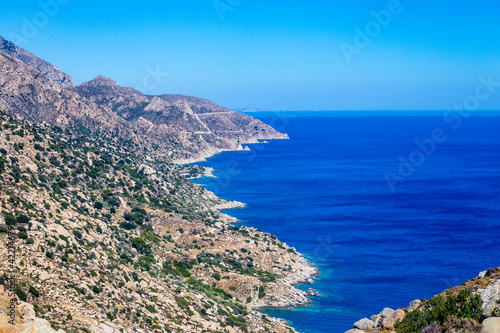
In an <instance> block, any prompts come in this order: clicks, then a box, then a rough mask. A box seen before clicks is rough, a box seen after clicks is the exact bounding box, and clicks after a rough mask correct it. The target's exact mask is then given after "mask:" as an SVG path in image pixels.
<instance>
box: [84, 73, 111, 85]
mask: <svg viewBox="0 0 500 333" xmlns="http://www.w3.org/2000/svg"><path fill="white" fill-rule="evenodd" d="M82 85H87V86H92V87H114V88H119V85H118V84H116V82H115V81H113V80H111V79H110V78H107V77H105V76H102V75H98V76H96V77H95V78H94V79H92V80H90V81H89V82H85V83H83V84H82Z"/></svg>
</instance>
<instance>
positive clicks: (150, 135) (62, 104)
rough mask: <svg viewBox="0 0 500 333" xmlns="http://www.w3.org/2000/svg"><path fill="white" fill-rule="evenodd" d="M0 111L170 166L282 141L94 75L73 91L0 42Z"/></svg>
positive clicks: (187, 100) (203, 107)
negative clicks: (90, 137)
mask: <svg viewBox="0 0 500 333" xmlns="http://www.w3.org/2000/svg"><path fill="white" fill-rule="evenodd" d="M2 45H3V48H2V49H0V109H1V110H3V111H4V112H6V113H8V114H10V115H14V116H20V117H21V118H22V119H25V120H28V121H30V122H33V123H42V122H46V123H47V124H50V125H53V126H58V127H61V128H63V129H66V128H67V129H71V130H74V131H75V130H76V131H81V132H86V131H89V132H90V133H93V134H96V135H99V136H103V137H105V138H108V139H110V140H113V141H114V142H115V143H119V144H120V145H123V146H126V147H128V148H130V149H133V150H135V151H137V152H140V153H147V154H149V155H155V156H163V157H165V158H167V159H168V160H170V161H176V162H186V161H192V160H201V159H203V158H206V157H208V156H212V155H214V154H217V153H219V152H221V151H224V150H236V149H241V144H243V143H256V142H258V141H259V140H267V139H286V138H287V136H286V134H282V133H278V132H277V131H275V130H274V129H273V128H271V127H270V126H268V125H266V124H264V123H263V122H261V121H259V120H256V119H253V118H252V117H250V116H247V115H244V114H241V113H236V112H233V111H231V110H228V109H226V108H223V107H221V106H218V105H216V104H215V103H212V102H210V101H207V100H204V99H201V98H196V97H189V96H181V95H161V96H148V95H144V94H142V93H141V92H139V91H137V90H135V89H133V88H127V87H120V86H119V85H117V84H116V83H115V82H114V81H112V80H111V79H108V78H105V77H102V76H98V77H96V78H95V79H93V80H91V81H89V82H85V83H83V84H81V85H80V86H78V87H76V86H75V85H74V84H73V81H72V80H71V78H70V77H69V76H67V75H66V74H64V73H62V72H61V71H60V70H59V69H57V67H55V66H53V65H50V64H48V63H47V62H45V61H43V60H41V59H39V58H37V57H36V56H34V55H33V54H31V53H29V52H27V51H25V50H23V49H20V48H19V47H17V46H15V45H14V44H12V43H11V42H8V41H6V40H4V39H2Z"/></svg>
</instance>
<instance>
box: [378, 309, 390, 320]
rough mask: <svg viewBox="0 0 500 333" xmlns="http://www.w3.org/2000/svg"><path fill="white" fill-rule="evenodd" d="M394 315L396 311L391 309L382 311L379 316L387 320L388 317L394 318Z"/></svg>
mask: <svg viewBox="0 0 500 333" xmlns="http://www.w3.org/2000/svg"><path fill="white" fill-rule="evenodd" d="M393 313H394V310H393V309H391V308H384V310H382V312H380V313H379V314H378V315H379V316H380V317H382V318H387V317H390V316H392V314H393Z"/></svg>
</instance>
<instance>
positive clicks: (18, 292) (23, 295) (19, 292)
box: [14, 286, 28, 302]
mask: <svg viewBox="0 0 500 333" xmlns="http://www.w3.org/2000/svg"><path fill="white" fill-rule="evenodd" d="M14 292H15V293H16V295H17V297H19V299H20V300H21V301H23V302H26V299H27V298H28V296H27V295H26V293H25V292H24V291H23V290H22V289H21V287H20V286H16V288H15V289H14Z"/></svg>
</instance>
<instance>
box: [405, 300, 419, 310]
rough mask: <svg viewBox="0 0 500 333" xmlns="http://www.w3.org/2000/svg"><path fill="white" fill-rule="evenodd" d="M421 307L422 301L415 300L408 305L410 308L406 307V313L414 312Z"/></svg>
mask: <svg viewBox="0 0 500 333" xmlns="http://www.w3.org/2000/svg"><path fill="white" fill-rule="evenodd" d="M420 305H422V301H421V300H419V299H416V300H414V301H412V302H411V303H410V306H409V307H408V312H410V311H413V310H416V309H418V308H419V307H420Z"/></svg>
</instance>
